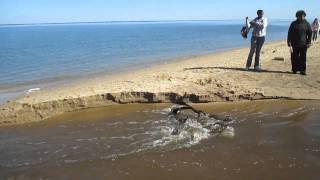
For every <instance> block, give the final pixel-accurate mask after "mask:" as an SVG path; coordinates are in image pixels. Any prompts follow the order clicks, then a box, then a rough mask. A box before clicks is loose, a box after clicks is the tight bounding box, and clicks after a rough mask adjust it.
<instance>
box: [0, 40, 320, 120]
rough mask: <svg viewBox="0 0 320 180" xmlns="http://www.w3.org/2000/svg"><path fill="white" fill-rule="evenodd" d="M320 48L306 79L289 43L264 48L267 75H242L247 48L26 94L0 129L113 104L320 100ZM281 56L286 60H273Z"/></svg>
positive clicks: (6, 110)
mask: <svg viewBox="0 0 320 180" xmlns="http://www.w3.org/2000/svg"><path fill="white" fill-rule="evenodd" d="M319 46H320V45H319V44H318V43H316V44H314V46H312V47H311V48H310V49H309V52H308V67H307V74H308V75H307V76H302V75H299V74H292V73H291V62H290V53H289V49H288V47H287V46H286V43H285V42H275V43H271V44H267V45H265V46H264V47H263V50H262V56H261V59H262V60H261V61H262V62H261V65H262V69H263V71H262V72H259V73H257V72H254V71H244V70H243V68H244V65H245V61H246V58H247V55H248V51H249V49H248V48H244V49H237V50H232V51H227V52H222V53H216V54H211V55H206V56H199V57H192V58H189V59H185V60H180V61H175V62H171V63H167V64H161V65H155V66H152V67H148V68H145V69H142V70H136V71H133V72H128V73H125V74H121V75H114V76H101V77H99V78H93V79H88V80H86V81H82V82H81V83H79V82H78V83H73V84H70V85H66V86H60V87H55V88H53V89H50V90H41V91H39V92H34V93H30V94H26V95H25V96H23V97H20V98H18V99H15V100H12V101H10V102H8V103H6V104H4V105H2V106H1V107H0V108H1V109H0V110H1V111H0V125H12V124H21V123H27V122H34V121H40V120H44V119H47V118H49V117H53V116H56V115H59V114H62V113H64V112H69V111H74V110H78V109H84V108H90V107H100V106H108V105H112V104H115V103H167V102H177V101H181V100H183V101H185V102H193V103H200V102H201V103H205V102H221V101H239V100H257V99H275V98H286V99H307V100H308V99H310V100H311V99H312V100H320V51H319ZM277 57H283V58H284V61H282V60H275V58H276V59H277ZM280 59H281V58H280Z"/></svg>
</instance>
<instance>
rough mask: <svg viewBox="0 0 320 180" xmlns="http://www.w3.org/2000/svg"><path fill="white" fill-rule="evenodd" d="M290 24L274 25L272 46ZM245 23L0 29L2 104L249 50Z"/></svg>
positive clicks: (195, 22)
mask: <svg viewBox="0 0 320 180" xmlns="http://www.w3.org/2000/svg"><path fill="white" fill-rule="evenodd" d="M288 25H289V22H276V21H274V22H270V25H269V28H268V37H267V41H269V42H270V41H275V40H282V39H285V38H286V34H287V29H288ZM241 26H242V22H241V21H199V22H198V21H194V22H192V21H191V22H140V23H138V22H136V23H96V24H95V23H90V24H65V25H63V24H62V25H33V26H11V27H9V26H3V27H0V41H1V42H0V101H3V100H7V99H8V98H10V97H11V96H15V95H16V94H17V93H19V92H20V93H21V92H22V93H23V90H26V89H28V88H35V87H40V86H45V85H46V84H50V83H55V82H62V81H65V80H70V79H71V80H72V79H74V78H75V77H79V76H89V75H90V74H96V73H114V72H118V71H121V70H124V69H128V68H135V67H141V66H143V65H146V64H150V63H157V62H161V61H167V60H170V59H175V58H180V57H188V56H192V55H201V54H207V53H211V52H215V51H220V50H224V49H230V48H237V47H244V46H248V44H249V40H243V39H242V38H241V36H240V34H239V30H240V28H241Z"/></svg>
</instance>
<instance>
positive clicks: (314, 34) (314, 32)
mask: <svg viewBox="0 0 320 180" xmlns="http://www.w3.org/2000/svg"><path fill="white" fill-rule="evenodd" d="M311 28H312V40H313V41H317V39H318V33H319V21H318V18H316V19H315V20H314V21H313V23H312V25H311Z"/></svg>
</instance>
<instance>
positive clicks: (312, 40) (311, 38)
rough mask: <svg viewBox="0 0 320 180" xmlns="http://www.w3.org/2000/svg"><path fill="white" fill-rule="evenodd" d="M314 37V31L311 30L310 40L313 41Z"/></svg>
mask: <svg viewBox="0 0 320 180" xmlns="http://www.w3.org/2000/svg"><path fill="white" fill-rule="evenodd" d="M314 37H315V34H314V31H312V37H311V39H312V41H314Z"/></svg>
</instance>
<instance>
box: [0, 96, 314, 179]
mask: <svg viewBox="0 0 320 180" xmlns="http://www.w3.org/2000/svg"><path fill="white" fill-rule="evenodd" d="M194 106H195V107H197V108H199V109H202V110H205V111H207V112H211V113H215V114H220V115H230V116H231V117H232V118H233V119H235V123H234V124H233V125H232V126H233V128H234V135H226V134H220V135H212V136H210V137H203V138H202V139H201V141H199V142H198V143H193V144H192V143H191V144H190V141H188V140H187V141H182V142H181V141H175V138H178V137H172V141H171V143H169V144H162V145H161V144H159V143H155V142H159V141H158V140H159V139H161V138H163V136H167V134H166V132H167V131H166V130H167V129H168V127H169V126H170V124H168V121H169V119H168V116H167V113H168V108H169V107H171V104H145V105H141V104H140V105H135V104H131V105H114V106H110V107H105V108H94V109H88V110H82V111H77V112H70V113H66V114H64V115H62V116H58V117H55V118H51V119H49V120H47V121H42V122H38V123H30V124H28V125H18V126H12V127H3V128H0V138H1V139H0V177H1V178H3V179H10V178H11V179H15V178H16V179H137V180H143V179H151V178H152V179H246V180H248V179H283V180H286V179H288V180H289V179H290V180H293V179H297V180H298V179H314V180H316V179H319V177H320V172H319V169H320V163H319V162H320V133H319V132H320V123H319V117H320V103H319V102H317V101H288V100H268V101H266V100H264V101H254V102H251V101H247V102H237V103H228V102H226V103H214V104H212V103H209V104H196V105H194ZM188 133H191V134H192V133H195V132H194V131H190V132H188ZM176 140H177V139H176ZM160 142H161V141H160Z"/></svg>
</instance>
